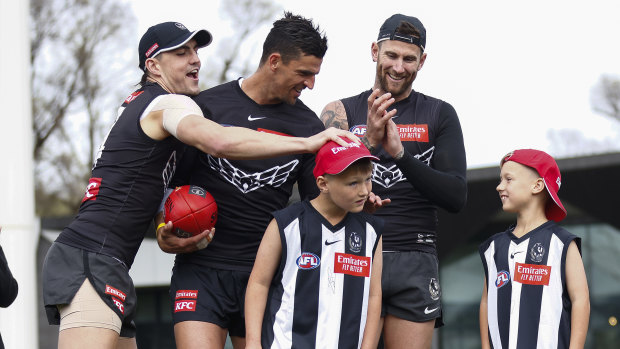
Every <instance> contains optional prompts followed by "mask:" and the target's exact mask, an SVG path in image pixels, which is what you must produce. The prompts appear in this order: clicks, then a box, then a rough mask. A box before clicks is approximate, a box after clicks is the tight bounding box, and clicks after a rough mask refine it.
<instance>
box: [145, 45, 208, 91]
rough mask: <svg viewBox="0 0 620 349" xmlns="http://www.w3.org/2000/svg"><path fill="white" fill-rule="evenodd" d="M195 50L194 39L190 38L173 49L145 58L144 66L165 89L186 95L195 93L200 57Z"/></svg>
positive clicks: (197, 89)
mask: <svg viewBox="0 0 620 349" xmlns="http://www.w3.org/2000/svg"><path fill="white" fill-rule="evenodd" d="M197 51H198V48H197V47H196V40H194V39H192V40H190V41H188V42H187V44H185V45H183V46H181V47H179V48H177V49H175V50H172V51H167V52H162V53H160V54H158V55H157V56H156V57H154V58H149V59H147V61H146V67H147V68H148V70H149V72H150V75H151V78H152V79H153V80H155V81H156V82H158V83H159V84H160V85H162V87H163V88H164V89H166V91H168V92H170V93H177V94H183V95H188V96H193V95H197V94H198V93H199V92H200V87H199V86H198V72H199V71H200V58H198V53H197Z"/></svg>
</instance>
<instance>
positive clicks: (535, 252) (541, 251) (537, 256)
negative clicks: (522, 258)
mask: <svg viewBox="0 0 620 349" xmlns="http://www.w3.org/2000/svg"><path fill="white" fill-rule="evenodd" d="M545 252H546V251H545V247H544V246H543V245H542V244H541V243H540V242H537V243H536V244H534V246H532V249H531V250H530V258H531V259H532V261H534V262H536V263H540V262H542V260H543V257H544V256H545Z"/></svg>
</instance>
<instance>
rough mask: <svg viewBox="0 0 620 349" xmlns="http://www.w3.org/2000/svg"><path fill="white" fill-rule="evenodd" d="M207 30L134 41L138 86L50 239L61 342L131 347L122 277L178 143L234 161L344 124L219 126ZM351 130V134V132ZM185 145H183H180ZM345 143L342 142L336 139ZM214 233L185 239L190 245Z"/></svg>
mask: <svg viewBox="0 0 620 349" xmlns="http://www.w3.org/2000/svg"><path fill="white" fill-rule="evenodd" d="M210 42H211V34H210V33H209V32H208V31H206V30H198V31H189V30H188V29H187V28H186V27H185V26H183V25H182V24H181V23H175V22H166V23H160V24H157V25H155V26H152V27H150V28H149V29H148V30H147V32H146V33H145V34H144V36H143V37H142V39H141V40H140V45H139V49H138V54H139V62H140V63H139V66H140V69H142V70H143V72H144V75H143V77H142V80H141V82H140V85H141V87H140V89H138V90H137V91H135V92H134V93H132V94H131V95H130V96H129V97H127V99H125V101H124V103H123V104H122V106H121V108H120V109H119V115H118V117H117V119H116V121H115V122H114V125H113V126H112V128H111V130H110V132H109V133H108V135H107V137H106V139H105V141H104V143H103V145H102V146H101V148H100V150H99V153H98V154H97V157H96V160H95V164H94V165H93V169H92V177H91V178H90V180H89V182H88V186H87V188H86V192H85V194H84V197H83V198H82V203H81V206H80V209H79V212H78V215H77V216H76V218H75V219H74V220H73V221H72V222H71V223H70V224H69V225H68V226H67V227H66V228H65V229H64V230H63V231H62V232H61V234H60V236H59V237H58V238H57V239H56V241H55V242H54V244H53V245H52V246H51V247H50V249H49V251H48V253H47V256H46V259H45V262H44V265H43V298H44V304H45V307H46V311H47V315H48V321H49V323H50V324H59V325H60V334H59V339H58V346H59V348H135V347H136V341H135V338H134V337H135V325H134V323H133V318H134V316H135V310H136V293H135V289H134V286H133V282H132V280H131V278H130V276H129V273H128V271H129V268H131V265H132V263H133V261H134V258H135V256H136V253H137V251H138V248H139V247H140V243H141V242H142V239H143V238H144V235H145V233H146V231H147V229H148V227H149V225H150V223H151V221H152V219H153V217H154V216H155V214H156V212H157V208H158V206H159V203H160V201H161V199H162V197H163V194H164V190H165V188H166V187H167V186H168V184H169V182H170V179H171V178H172V176H173V175H174V172H175V169H176V166H177V162H178V160H179V159H180V157H181V156H182V155H183V153H184V151H185V144H189V145H192V146H194V147H196V148H198V149H200V150H201V151H204V152H206V153H209V154H214V155H217V156H222V157H226V158H231V159H248V158H261V157H268V156H278V155H283V154H296V153H305V152H310V153H312V152H315V151H317V150H318V149H319V148H320V146H321V145H323V144H324V143H325V142H326V141H328V140H340V137H339V134H341V133H342V130H336V129H332V130H327V131H325V132H323V133H320V134H318V135H316V136H313V137H308V138H295V137H285V136H279V135H274V134H266V133H260V132H256V131H252V130H248V129H244V128H239V127H223V126H221V125H219V124H217V123H214V122H212V121H210V120H208V119H206V118H204V116H203V114H202V111H201V109H200V108H199V107H198V105H196V103H195V102H194V101H193V100H192V99H191V98H190V97H188V96H193V95H196V94H198V92H199V87H198V72H199V70H200V59H199V58H198V55H197V51H198V49H199V48H201V47H204V46H206V45H208V44H209V43H210ZM350 137H352V138H355V136H353V135H350ZM184 143H185V144H184ZM343 144H346V142H343ZM212 235H213V231H210V232H209V231H205V232H203V233H202V234H200V235H197V236H196V237H193V238H191V240H190V241H192V242H194V243H197V242H198V241H200V240H202V239H203V238H205V237H207V236H212Z"/></svg>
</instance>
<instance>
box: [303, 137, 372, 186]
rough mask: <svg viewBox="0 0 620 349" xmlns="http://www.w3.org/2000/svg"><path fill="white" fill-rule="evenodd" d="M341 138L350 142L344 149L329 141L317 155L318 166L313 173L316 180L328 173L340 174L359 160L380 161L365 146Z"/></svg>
mask: <svg viewBox="0 0 620 349" xmlns="http://www.w3.org/2000/svg"><path fill="white" fill-rule="evenodd" d="M341 138H342V139H343V140H344V141H345V142H348V146H346V147H343V146H341V145H340V144H338V143H336V142H334V141H329V142H327V143H325V144H324V145H323V146H322V147H321V149H319V151H318V153H316V160H315V161H316V165H315V166H314V171H312V173H313V174H314V178H316V177H318V176H321V175H324V174H326V173H327V174H332V175H333V174H338V173H340V172H342V171H344V170H346V169H347V167H349V166H350V165H351V164H352V163H354V162H355V161H357V160H359V159H363V158H369V159H372V160H379V158H378V157H376V156H373V155H371V154H370V152H369V151H368V149H366V147H365V146H364V145H363V144H358V143H355V142H353V141H351V140H349V139H348V138H345V137H341Z"/></svg>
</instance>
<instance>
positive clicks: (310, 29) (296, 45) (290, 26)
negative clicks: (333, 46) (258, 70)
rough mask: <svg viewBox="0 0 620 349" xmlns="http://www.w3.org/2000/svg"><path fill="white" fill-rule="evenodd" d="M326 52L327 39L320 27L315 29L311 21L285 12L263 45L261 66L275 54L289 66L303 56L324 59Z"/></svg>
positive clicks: (274, 23) (275, 23) (274, 24)
mask: <svg viewBox="0 0 620 349" xmlns="http://www.w3.org/2000/svg"><path fill="white" fill-rule="evenodd" d="M326 51H327V37H326V36H325V34H323V33H321V32H320V29H319V26H318V25H317V26H316V27H315V26H314V25H313V24H312V20H310V19H306V18H304V17H301V16H297V15H293V14H292V13H290V12H284V17H283V18H281V19H279V20H277V21H275V22H273V28H271V31H270V32H269V34H268V35H267V38H266V39H265V42H264V43H263V54H262V56H261V58H260V65H263V64H264V63H265V62H266V61H267V58H269V55H271V54H272V53H274V52H278V53H279V54H280V55H281V57H282V62H283V63H284V64H288V62H289V61H291V60H293V59H296V58H298V57H300V56H301V55H302V54H303V55H312V56H315V57H317V58H323V56H325V52H326Z"/></svg>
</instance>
